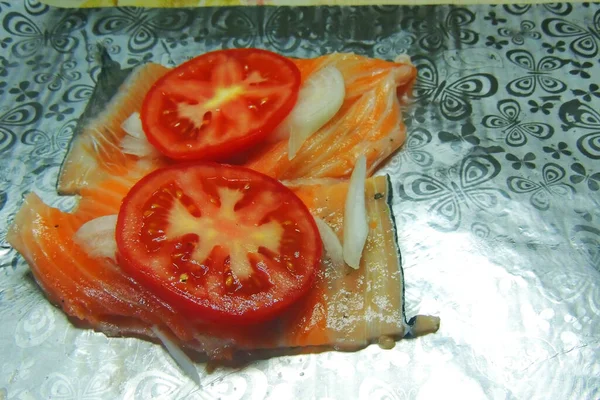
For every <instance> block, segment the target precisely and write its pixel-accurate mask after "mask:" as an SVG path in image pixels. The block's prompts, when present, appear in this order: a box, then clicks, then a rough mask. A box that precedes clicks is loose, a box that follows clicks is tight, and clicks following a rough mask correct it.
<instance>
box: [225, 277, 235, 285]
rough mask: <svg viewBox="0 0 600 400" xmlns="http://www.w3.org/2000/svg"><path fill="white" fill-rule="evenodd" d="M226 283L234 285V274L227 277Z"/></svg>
mask: <svg viewBox="0 0 600 400" xmlns="http://www.w3.org/2000/svg"><path fill="white" fill-rule="evenodd" d="M225 284H226V285H227V286H231V285H233V276H231V275H229V276H228V277H227V279H225Z"/></svg>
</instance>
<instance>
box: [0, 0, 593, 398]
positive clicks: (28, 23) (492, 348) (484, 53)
mask: <svg viewBox="0 0 600 400" xmlns="http://www.w3.org/2000/svg"><path fill="white" fill-rule="evenodd" d="M0 20H2V24H1V28H0V46H1V48H2V50H1V52H0V153H1V156H0V171H1V173H0V182H1V183H0V207H1V208H0V220H2V221H6V222H5V223H4V224H3V225H2V226H1V227H0V246H1V248H0V262H1V268H0V321H1V322H0V349H1V350H2V355H1V356H0V399H38V398H39V399H47V398H53V399H113V398H114V399H121V398H123V399H130V398H135V399H158V398H164V399H183V398H186V399H210V398H220V399H282V398H315V399H323V400H325V399H328V400H329V399H351V398H359V399H432V398H435V397H443V398H476V399H479V398H490V399H512V398H525V399H538V398H539V399H549V398H552V399H566V398H576V399H586V398H589V399H597V398H600V357H599V356H600V329H599V328H600V322H599V321H600V211H599V207H598V206H599V202H600V163H598V161H597V160H598V159H600V112H598V111H597V110H598V109H600V89H599V87H598V85H597V84H596V83H595V82H597V76H598V74H600V65H599V63H598V58H599V56H600V50H599V49H600V40H599V39H598V37H599V36H598V33H599V32H600V8H599V6H598V5H597V4H589V3H583V4H568V3H561V4H547V5H536V6H530V5H506V6H493V5H491V6H484V5H482V6H468V7H459V6H453V7H449V6H438V7H425V6H417V7H397V6H372V7H312V8H310V7H309V8H277V7H247V8H229V7H219V8H198V9H169V10H152V9H133V8H127V9H121V8H110V9H90V10H85V11H82V10H65V9H56V8H50V7H48V6H45V5H43V4H40V3H37V2H34V1H31V0H26V1H23V2H8V1H0ZM97 44H102V45H103V46H104V47H105V48H106V49H107V51H108V52H109V54H110V56H111V58H112V59H113V60H115V61H117V62H118V63H119V64H120V65H121V66H123V67H127V66H134V65H137V64H140V63H143V62H147V61H155V62H160V63H163V64H166V65H175V64H178V63H180V62H182V61H184V60H186V59H188V58H190V57H192V56H194V55H196V54H198V53H201V52H204V51H207V50H212V49H219V48H230V47H251V46H252V47H262V48H267V49H270V50H274V51H277V52H280V53H283V54H286V55H290V56H298V57H314V56H317V55H320V54H325V53H330V52H333V51H340V52H341V51H346V52H357V53H360V54H365V55H369V56H373V57H381V58H386V59H393V58H395V57H396V56H398V55H399V54H408V55H410V56H411V57H412V59H413V62H414V63H415V64H416V65H417V66H418V67H419V80H418V82H417V84H416V85H415V88H414V98H413V99H412V100H411V104H409V105H407V106H406V109H405V119H406V124H407V126H408V140H407V142H406V144H405V145H404V147H403V148H402V149H401V150H400V151H399V152H398V153H396V154H395V155H394V156H393V157H392V158H391V159H390V160H389V161H388V162H387V163H386V165H385V166H384V168H382V169H381V170H380V171H379V173H388V174H390V175H391V178H392V180H393V182H394V190H395V203H394V213H395V216H396V221H397V223H398V236H399V244H400V247H401V250H402V255H403V264H404V269H405V279H406V303H407V310H406V311H407V315H415V314H429V315H439V316H440V317H441V319H442V325H441V329H440V331H439V332H438V333H437V334H433V335H428V336H425V337H420V338H417V339H413V340H404V341H401V342H399V343H397V345H396V347H395V348H394V349H392V350H382V349H380V348H379V347H377V346H375V345H374V346H370V347H368V348H366V349H364V350H361V351H356V352H336V351H329V352H322V353H318V354H303V355H297V354H296V355H281V356H277V357H273V358H269V359H262V360H255V361H253V362H251V363H248V364H246V365H241V366H236V367H218V368H217V369H216V370H214V371H211V368H209V367H208V366H206V365H204V364H198V369H199V372H200V374H201V378H202V383H203V384H202V387H200V388H199V387H197V386H195V385H194V384H193V383H192V382H191V381H190V380H189V379H187V378H186V377H185V376H183V375H182V374H181V373H180V371H179V369H178V368H177V366H176V365H175V364H174V363H173V361H172V360H171V359H170V357H169V356H168V355H167V354H166V353H165V352H164V351H163V349H162V348H161V347H160V346H157V345H154V344H151V343H148V342H145V341H142V340H138V339H127V338H124V339H121V338H118V339H117V338H107V337H106V336H104V335H103V334H100V333H95V332H93V331H91V330H82V329H77V328H75V327H73V326H72V325H71V323H70V322H69V321H68V320H67V318H66V317H65V315H64V314H63V313H62V312H61V311H60V310H59V309H57V308H55V307H53V306H52V305H50V304H49V303H48V302H47V301H46V300H45V298H44V297H43V295H42V293H41V291H40V290H39V288H38V287H37V286H36V284H35V282H34V281H33V279H32V278H31V275H30V274H29V273H28V269H27V265H26V264H25V262H24V261H23V259H22V258H21V257H20V256H19V255H18V254H17V253H16V252H15V251H14V250H13V249H12V248H11V247H10V246H9V245H8V244H7V243H6V240H5V237H6V230H7V225H8V223H9V222H10V221H11V219H12V217H13V215H14V214H15V212H16V210H17V209H18V207H19V205H20V203H21V200H22V197H23V194H24V193H26V192H29V191H32V190H33V191H36V192H37V193H39V194H40V195H41V196H42V197H43V198H44V200H45V201H47V202H49V203H50V204H52V205H55V206H58V207H61V208H63V209H68V208H69V207H71V206H72V205H73V204H74V202H75V200H74V199H73V198H63V197H59V196H57V195H56V192H55V183H56V177H57V172H58V169H59V166H60V163H61V161H62V159H63V158H64V156H65V153H66V149H67V145H68V142H69V140H70V138H71V137H72V135H73V132H74V130H75V127H76V124H77V121H78V118H79V116H80V115H81V113H82V112H83V110H84V108H85V106H86V104H87V103H88V101H89V99H90V96H91V94H92V91H93V89H94V87H95V82H96V80H97V77H98V73H99V70H100V69H99V68H100V65H99V62H98V60H97V59H96V58H95V54H96V46H97Z"/></svg>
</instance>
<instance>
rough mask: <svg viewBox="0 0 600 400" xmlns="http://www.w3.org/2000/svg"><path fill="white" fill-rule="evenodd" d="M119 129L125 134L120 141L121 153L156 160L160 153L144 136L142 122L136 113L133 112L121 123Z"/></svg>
mask: <svg viewBox="0 0 600 400" xmlns="http://www.w3.org/2000/svg"><path fill="white" fill-rule="evenodd" d="M121 128H123V130H124V131H125V133H127V135H125V136H124V137H123V139H121V150H123V153H125V154H131V155H134V156H138V157H140V158H145V157H148V158H156V157H158V156H160V152H159V151H158V150H156V148H155V147H154V146H152V144H150V142H149V141H148V139H147V138H146V134H145V133H144V129H143V128H142V120H141V118H140V114H139V113H138V112H134V113H133V114H131V115H130V116H129V117H128V118H127V119H126V120H125V121H123V123H122V124H121Z"/></svg>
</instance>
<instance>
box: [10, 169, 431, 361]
mask: <svg viewBox="0 0 600 400" xmlns="http://www.w3.org/2000/svg"><path fill="white" fill-rule="evenodd" d="M137 179H139V177H137V176H135V174H131V175H129V176H123V177H116V178H112V179H108V180H106V181H104V182H101V183H100V184H98V185H96V186H95V187H87V188H85V189H83V190H82V193H81V201H80V203H79V205H78V207H77V208H76V210H74V211H73V212H71V213H67V212H63V211H60V210H58V209H55V208H52V207H49V206H47V205H45V204H44V203H43V202H42V201H41V200H40V198H39V197H38V196H37V195H35V194H29V195H28V196H27V197H26V199H25V202H24V204H23V206H22V207H21V209H20V210H19V212H18V213H17V214H16V216H15V219H14V222H13V224H12V226H11V227H10V228H9V232H8V236H7V240H8V242H9V243H10V244H11V245H12V246H13V247H14V248H15V249H16V250H17V251H18V252H19V253H21V254H22V255H23V257H25V259H26V260H27V262H28V263H29V266H30V268H31V271H32V272H33V275H34V277H35V279H36V281H37V282H38V284H39V286H40V287H41V288H42V289H43V291H44V292H45V293H46V295H47V297H48V299H49V300H50V301H52V302H53V303H54V304H56V305H57V306H59V307H61V308H62V309H63V311H64V312H65V313H66V314H68V315H69V316H71V317H73V318H74V319H75V320H76V321H79V322H80V323H82V324H84V325H86V326H90V327H93V328H95V329H97V330H99V331H102V332H105V333H106V334H108V335H111V336H118V335H130V334H136V335H143V336H147V337H149V338H153V336H154V335H153V333H152V331H151V328H152V327H153V326H159V327H161V329H162V330H163V331H167V332H169V333H170V334H171V335H172V336H173V338H174V339H175V340H176V341H177V342H178V343H179V344H180V345H181V346H183V347H188V348H191V349H193V350H196V351H200V352H202V353H206V354H208V355H209V356H210V357H213V358H222V357H231V356H232V354H233V352H234V351H236V350H245V351H252V350H258V349H273V348H290V347H299V346H300V347H309V346H328V347H334V348H344V349H349V348H351V349H356V348H360V347H364V346H366V345H367V344H369V343H372V342H377V341H379V340H380V338H382V337H385V338H391V339H392V343H393V340H395V339H398V338H401V337H403V336H405V335H406V334H407V333H408V332H409V331H410V330H411V326H417V325H415V324H417V322H418V323H419V324H420V326H421V328H420V332H421V333H427V332H430V331H435V330H437V326H438V320H437V319H435V318H433V319H432V318H431V317H422V316H421V317H418V318H417V319H413V320H411V324H408V323H407V322H406V320H405V317H404V314H403V310H404V306H403V292H404V291H403V277H402V268H401V265H400V263H399V257H398V254H399V253H398V248H397V245H396V236H395V231H394V224H393V217H392V213H391V210H390V208H389V205H388V199H389V198H390V196H391V193H390V186H389V183H388V181H387V179H386V178H385V177H381V176H379V177H374V178H370V179H368V180H367V183H366V193H365V196H366V204H367V212H368V218H369V221H370V230H369V236H368V238H367V244H366V246H365V250H364V253H363V257H362V261H361V266H360V268H359V269H358V270H353V269H350V268H349V267H344V268H343V269H335V268H333V267H332V265H331V263H330V262H329V260H328V259H327V258H325V259H324V260H323V262H322V264H321V266H320V269H319V272H318V274H317V279H316V282H315V284H314V286H313V288H312V289H311V290H310V292H309V293H308V295H307V296H306V297H304V298H302V299H301V300H300V301H299V302H297V303H296V304H294V305H293V306H292V307H291V308H289V309H288V310H286V312H285V313H283V314H282V315H281V316H280V317H278V318H277V319H275V320H272V321H268V322H265V323H261V324H257V325H253V326H246V327H235V328H233V329H232V328H231V327H226V326H214V325H207V324H205V323H204V322H203V321H201V320H198V319H195V318H194V316H191V315H187V314H186V313H184V312H182V311H180V310H178V309H176V308H175V307H173V306H172V305H170V304H168V302H166V301H164V300H163V299H161V298H159V297H157V296H156V295H154V294H153V293H152V292H150V291H149V290H148V289H146V288H145V287H144V286H142V285H141V284H139V283H138V282H136V281H135V280H134V279H133V278H132V277H131V276H128V275H127V274H126V273H125V272H124V271H123V270H122V269H121V268H120V267H119V265H118V264H116V263H115V262H113V261H111V260H109V259H107V258H93V257H90V256H89V255H88V254H87V253H86V252H85V251H84V250H83V249H82V248H80V247H79V246H78V245H77V244H76V243H75V242H74V241H73V236H74V234H75V232H76V231H77V230H78V229H79V227H81V225H83V224H84V223H85V222H87V221H89V220H91V219H94V218H97V217H100V216H104V215H110V214H116V213H117V212H118V210H119V206H120V199H122V198H123V197H124V196H125V195H126V193H127V192H128V190H129V188H130V187H131V186H133V184H134V183H135V182H136V181H137ZM347 188H348V183H347V182H341V183H335V184H312V185H295V186H294V187H293V190H294V191H295V193H296V194H297V195H298V196H299V197H300V198H301V199H302V200H303V201H304V202H305V204H306V205H307V206H308V207H309V209H310V210H311V211H312V212H313V214H314V215H315V216H318V217H320V218H322V219H324V220H325V221H327V222H328V224H330V226H331V227H332V228H333V229H334V230H335V232H336V234H337V235H338V236H339V237H340V238H341V237H342V236H343V210H344V202H345V197H346V192H347ZM423 326H428V328H427V329H425V330H424V329H423Z"/></svg>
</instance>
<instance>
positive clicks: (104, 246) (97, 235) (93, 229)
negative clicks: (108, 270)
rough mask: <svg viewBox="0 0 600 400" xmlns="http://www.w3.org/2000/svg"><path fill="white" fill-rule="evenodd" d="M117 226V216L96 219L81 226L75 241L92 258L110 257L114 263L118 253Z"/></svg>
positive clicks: (74, 238)
mask: <svg viewBox="0 0 600 400" xmlns="http://www.w3.org/2000/svg"><path fill="white" fill-rule="evenodd" d="M116 226H117V215H116V214H114V215H106V216H104V217H99V218H95V219H92V220H90V221H88V222H86V223H85V224H83V225H81V227H80V228H79V229H78V230H77V232H75V235H74V236H73V240H74V241H75V243H77V244H78V245H79V246H81V247H82V248H83V249H84V250H85V252H86V253H87V254H89V255H90V256H92V257H108V258H110V259H112V260H113V261H114V260H115V253H116V252H117V241H116V239H115V228H116Z"/></svg>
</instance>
